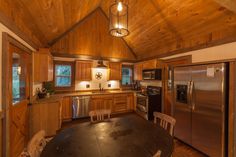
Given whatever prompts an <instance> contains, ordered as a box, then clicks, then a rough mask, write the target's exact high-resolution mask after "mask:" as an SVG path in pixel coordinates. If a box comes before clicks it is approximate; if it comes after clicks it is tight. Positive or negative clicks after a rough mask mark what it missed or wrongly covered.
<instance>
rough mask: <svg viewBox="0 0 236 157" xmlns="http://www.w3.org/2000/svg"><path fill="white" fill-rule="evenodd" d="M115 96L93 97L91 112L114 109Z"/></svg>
mask: <svg viewBox="0 0 236 157" xmlns="http://www.w3.org/2000/svg"><path fill="white" fill-rule="evenodd" d="M112 104H113V95H96V96H92V97H91V102H90V111H91V110H99V109H112Z"/></svg>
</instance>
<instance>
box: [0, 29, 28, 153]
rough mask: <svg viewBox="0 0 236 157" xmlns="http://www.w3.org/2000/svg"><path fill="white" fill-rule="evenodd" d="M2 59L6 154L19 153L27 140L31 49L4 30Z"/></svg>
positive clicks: (4, 148)
mask: <svg viewBox="0 0 236 157" xmlns="http://www.w3.org/2000/svg"><path fill="white" fill-rule="evenodd" d="M2 62H3V63H2V64H3V66H2V72H3V73H2V75H3V80H2V89H3V92H2V101H3V109H4V111H5V116H4V119H3V138H4V139H3V156H7V157H8V156H10V157H17V156H19V154H20V153H21V152H22V151H23V149H24V148H25V146H26V144H27V142H28V130H29V129H28V119H29V118H28V104H29V102H30V98H31V88H32V84H31V77H32V66H31V65H32V63H31V62H32V53H31V51H30V50H28V49H27V48H26V47H24V46H23V45H21V44H20V43H19V42H18V41H16V40H15V39H13V38H12V37H11V36H9V35H8V34H6V33H4V34H3V60H2Z"/></svg>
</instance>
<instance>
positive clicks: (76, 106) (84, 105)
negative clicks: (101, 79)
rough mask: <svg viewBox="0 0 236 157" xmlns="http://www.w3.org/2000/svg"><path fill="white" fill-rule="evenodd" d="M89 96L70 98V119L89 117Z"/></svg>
mask: <svg viewBox="0 0 236 157" xmlns="http://www.w3.org/2000/svg"><path fill="white" fill-rule="evenodd" d="M89 103H90V96H75V97H73V98H72V118H73V119H77V118H85V117H89V108H90V105H89Z"/></svg>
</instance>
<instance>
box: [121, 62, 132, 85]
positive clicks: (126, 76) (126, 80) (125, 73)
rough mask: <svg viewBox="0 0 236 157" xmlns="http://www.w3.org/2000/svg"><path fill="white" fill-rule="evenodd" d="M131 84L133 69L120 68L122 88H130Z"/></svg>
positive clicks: (128, 67) (130, 67) (125, 66)
mask: <svg viewBox="0 0 236 157" xmlns="http://www.w3.org/2000/svg"><path fill="white" fill-rule="evenodd" d="M132 82H133V67H132V66H128V65H123V66H122V81H121V84H122V86H130V85H131V84H132Z"/></svg>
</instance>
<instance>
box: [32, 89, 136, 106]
mask: <svg viewBox="0 0 236 157" xmlns="http://www.w3.org/2000/svg"><path fill="white" fill-rule="evenodd" d="M136 92H139V91H136V90H107V91H94V92H92V91H88V92H87V91H83V92H82V91H81V92H63V93H57V94H53V95H51V96H50V97H48V98H43V99H35V100H33V101H32V103H33V104H36V103H48V102H56V101H60V100H61V99H62V98H63V97H70V96H93V95H109V94H122V93H136Z"/></svg>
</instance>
